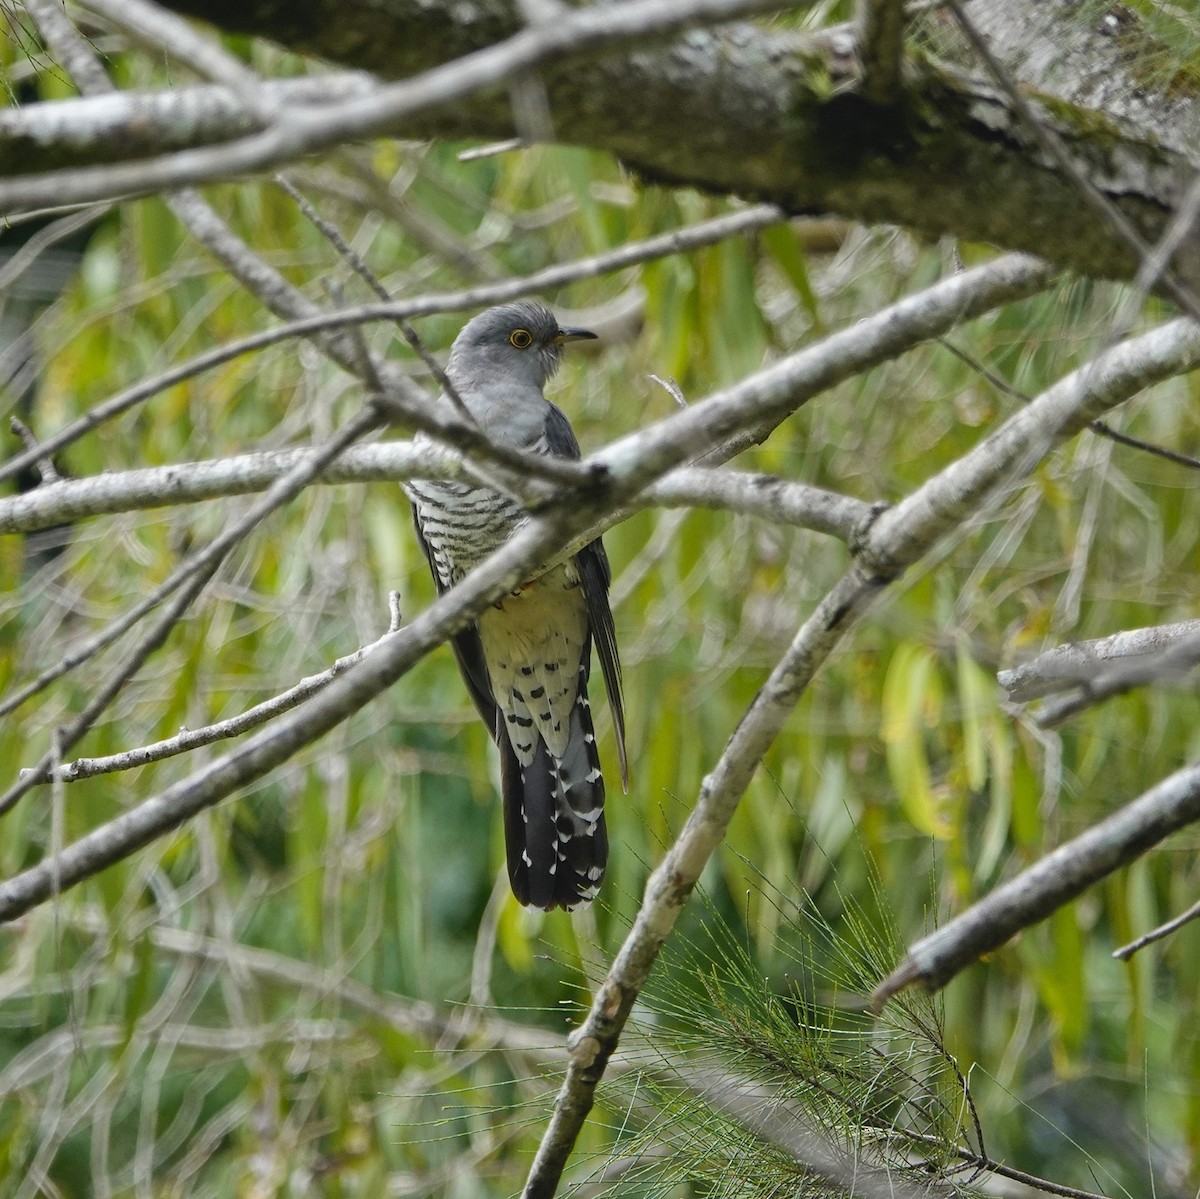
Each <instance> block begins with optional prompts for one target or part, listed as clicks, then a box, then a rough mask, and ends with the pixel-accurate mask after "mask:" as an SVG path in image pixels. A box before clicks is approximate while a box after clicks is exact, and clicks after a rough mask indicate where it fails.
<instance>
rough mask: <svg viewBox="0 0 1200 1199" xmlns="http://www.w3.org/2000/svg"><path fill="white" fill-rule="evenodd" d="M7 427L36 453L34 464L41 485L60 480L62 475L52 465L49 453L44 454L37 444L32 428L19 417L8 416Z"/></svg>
mask: <svg viewBox="0 0 1200 1199" xmlns="http://www.w3.org/2000/svg"><path fill="white" fill-rule="evenodd" d="M8 427H9V428H10V429H12V431H13V433H14V434H15V435H16V436H17V437H19V438H20V439H21V444H22V445H23V446H24V447H25V448H26V449H27V450H29V451H30V452H31V453H36V454H37V457H36V458H35V459H34V464H35V466H36V467H37V472H38V476H39V478H40V479H41V482H42V484H43V485H49V484H51V483H58V482H61V481H62V475H60V474H59V473H58V468H57V467H56V466H55V465H54V462H53V460H52V459H51V458H50V457H49V455H44V452H43V450H42V448H41V446H39V445H38V440H37V438H36V437H34V435H33V430H32V429H30V427H29V426H28V425H27V424H26V423H25V422H24V421H23V420H21V419H20V417H17V416H12V417H9V420H8Z"/></svg>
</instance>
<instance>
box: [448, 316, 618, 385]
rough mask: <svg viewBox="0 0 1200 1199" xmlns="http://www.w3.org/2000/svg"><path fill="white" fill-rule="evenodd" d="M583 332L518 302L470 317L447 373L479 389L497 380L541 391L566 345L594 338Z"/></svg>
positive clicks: (452, 351) (456, 345)
mask: <svg viewBox="0 0 1200 1199" xmlns="http://www.w3.org/2000/svg"><path fill="white" fill-rule="evenodd" d="M595 336H596V334H595V333H591V332H589V331H588V330H587V329H564V328H562V327H561V326H560V325H559V323H558V320H557V318H556V317H555V315H554V313H552V312H551V311H550V310H549V309H548V308H543V307H542V305H541V304H535V303H533V302H532V301H530V300H521V301H519V302H518V303H516V304H503V305H501V306H500V307H499V308H489V309H488V310H487V311H486V312H481V313H480V314H479V315H478V316H476V317H472V319H471V320H469V321H468V322H467V323H466V324H465V325H464V326H463V328H462V331H461V332H460V333H459V335H458V336H457V337H456V338H455V339H454V345H453V346H451V348H450V361H449V362H448V363H447V365H446V373H447V374H448V375H449V376H450V379H451V380H452V381H453V382H454V383H456V384H461V385H463V386H467V387H481V386H486V385H488V384H489V383H495V382H496V381H497V380H504V381H506V382H509V383H515V384H518V385H522V384H523V385H526V386H529V387H536V388H537V389H538V391H541V389H542V387H543V386H544V385H545V382H546V380H547V379H549V378H550V376H551V375H552V374H554V372H555V371H556V370H558V364H559V362H560V361H561V359H562V350H563V346H564V345H565V344H566V343H567V342H568V341H580V340H582V339H587V338H594V337H595Z"/></svg>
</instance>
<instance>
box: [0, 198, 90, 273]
mask: <svg viewBox="0 0 1200 1199" xmlns="http://www.w3.org/2000/svg"><path fill="white" fill-rule="evenodd" d="M112 208H113V206H112V205H111V204H89V205H88V206H87V207H86V208H83V209H80V210H78V211H75V212H68V213H67V214H66V215H65V216H61V217H59V218H58V219H57V220H55V221H52V222H51V223H50V224H49V225H47V226H46V227H45V228H44V229H39V230H38V231H37V232H36V233H34V234H33V235H32V236H31V237H30V238H29V240H28V241H27V242H25V243H24V244H23V245H22V246H21V247H20V249H18V250H17V251H16V252H15V253H14V254H13V255H12V257H11V258H9V259H8V261H7V262H5V263H4V265H3V266H2V267H0V294H7V293H8V292H10V291H11V290H12V288H13V286H14V285H15V284H16V282H17V280H18V279H20V277H21V276H22V275H23V274H24V273H25V272H26V271H27V270H28V269H29V268H30V267H31V266H32V265H33V264H34V263H35V262H36V261H37V260H38V258H39V257H40V256H41V255H42V254H44V253H45V252H46V251H47V250H48V249H50V248H51V247H52V246H56V245H58V243H59V242H60V241H66V240H67V238H69V237H73V236H74V235H75V234H76V233H78V232H79V231H80V230H82V229H86V228H87V227H88V226H89V225H94V224H95V223H96V222H97V221H99V220H101V219H102V218H104V217H105V216H107V215H108V213H110V212H111V211H112ZM5 224H6V226H7V224H8V222H7V221H6V222H5Z"/></svg>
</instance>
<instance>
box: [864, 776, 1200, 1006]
mask: <svg viewBox="0 0 1200 1199" xmlns="http://www.w3.org/2000/svg"><path fill="white" fill-rule="evenodd" d="M1197 820H1200V765H1191V766H1187V767H1185V768H1184V769H1182V770H1179V771H1177V772H1176V773H1175V774H1173V775H1171V776H1170V777H1169V778H1166V779H1164V780H1163V781H1162V782H1161V783H1159V784H1158V785H1157V786H1155V787H1153V788H1151V789H1150V790H1149V791H1147V792H1146V793H1145V794H1143V795H1141V796H1140V797H1139V798H1137V799H1135V800H1133V801H1132V802H1131V803H1129V804H1127V805H1126V806H1125V807H1124V808H1122V809H1121V810H1120V811H1119V812H1116V813H1114V814H1113V815H1112V816H1110V817H1108V818H1107V819H1106V820H1102V821H1101V822H1100V823H1099V824H1096V825H1093V826H1092V827H1091V828H1089V829H1088V830H1087V831H1086V832H1084V833H1081V834H1080V835H1079V836H1078V837H1075V838H1074V839H1073V840H1071V841H1068V842H1066V844H1064V845H1060V846H1059V847H1058V848H1057V849H1056V850H1054V851H1053V852H1052V853H1049V854H1047V855H1046V856H1045V857H1044V858H1042V859H1041V861H1039V862H1038V863H1037V864H1036V865H1034V866H1031V867H1030V868H1029V869H1028V870H1024V871H1022V872H1021V873H1020V874H1019V875H1017V877H1016V878H1014V879H1011V880H1010V881H1009V882H1007V883H1005V884H1004V885H1003V886H1000V887H998V888H996V890H994V891H992V892H991V893H990V894H989V895H987V896H985V897H984V898H983V899H981V900H980V901H979V902H978V903H975V904H972V905H971V907H969V908H968V909H967V910H966V911H965V912H962V913H961V914H960V915H958V916H955V917H954V919H953V920H951V921H949V923H947V924H945V925H943V927H942V928H940V929H938V930H937V932H935V933H933V934H931V935H930V936H928V937H924V938H923V939H922V940H920V941H918V942H916V943H915V944H914V945H912V946H910V947H909V950H908V953H907V954H906V955H905V958H904V961H903V962H901V964H900V965H899V966H898V967H897V969H896V970H894V971H893V972H892V973H891V974H890V975H888V977H887V978H886V979H884V981H883V982H881V983H880V984H879V986H878V987H876V988H875V990H874V992H873V993H872V996H871V1001H872V1005H873V1006H874V1007H876V1008H880V1007H882V1006H883V1005H884V1004H885V1003H887V1001H888V1000H889V999H890V998H892V996H894V995H896V994H897V993H898V992H899V991H902V990H903V989H904V988H905V987H909V986H911V985H912V984H913V983H916V982H920V983H922V984H923V985H924V986H926V987H928V988H929V989H931V990H933V989H936V988H939V987H943V986H945V984H946V983H947V982H949V981H950V979H952V978H953V977H954V976H955V975H956V974H957V973H958V972H959V971H960V970H962V969H964V968H965V967H966V966H969V965H970V964H971V963H972V962H974V961H976V960H977V959H978V958H979V957H980V956H981V955H982V954H985V953H988V952H990V951H991V950H993V949H996V948H998V947H999V946H1001V945H1003V944H1004V942H1005V941H1007V940H1008V939H1009V938H1010V937H1012V936H1013V935H1014V934H1016V933H1017V932H1019V931H1020V930H1021V929H1023V928H1028V927H1029V926H1030V925H1032V924H1036V923H1038V922H1039V921H1041V920H1044V919H1045V918H1046V917H1047V916H1049V915H1050V914H1051V913H1052V912H1054V911H1056V910H1057V909H1058V908H1060V907H1062V905H1063V904H1065V903H1069V902H1070V901H1071V900H1072V899H1074V898H1075V897H1076V896H1077V895H1079V894H1081V893H1082V892H1083V891H1084V890H1086V889H1087V888H1088V887H1089V886H1091V885H1092V884H1093V883H1095V882H1099V880H1100V879H1102V878H1105V877H1107V876H1108V875H1109V874H1111V873H1112V872H1113V871H1114V870H1117V869H1119V868H1120V867H1121V866H1124V865H1127V864H1128V863H1130V862H1132V861H1134V860H1135V859H1137V858H1139V857H1140V856H1141V855H1142V854H1144V853H1145V852H1146V851H1147V850H1148V849H1151V848H1153V847H1154V846H1155V845H1157V844H1158V843H1159V842H1160V841H1162V840H1163V839H1164V838H1166V837H1168V836H1170V834H1171V833H1173V832H1176V831H1177V830H1178V829H1181V828H1184V827H1186V826H1187V825H1189V824H1192V823H1194V822H1195V821H1197Z"/></svg>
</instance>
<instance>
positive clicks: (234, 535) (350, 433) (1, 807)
mask: <svg viewBox="0 0 1200 1199" xmlns="http://www.w3.org/2000/svg"><path fill="white" fill-rule="evenodd" d="M379 420H380V418H379V413H378V410H377V409H376V408H375V406H374V405H370V406H368V407H366V408H364V409H363V410H362V411H361V412H359V413H358V414H357V415H356V416H354V417H352V418H351V419H350V420H349V421H347V423H346V424H345V426H344V427H343V428H342V429H341V430H340V431H339V432H338V433H337V434H336V435H335V436H334V437H332V438H331V439H330V440H329V441H328V442H327V443H326V444H325V445H324V446H322V447H321V449H320V450H318V451H317V452H316V453H314V454H312V455H311V456H309V457H306V458H305V459H303V460H302V461H301V462H299V463H297V465H296V466H294V467H293V468H292V469H291V470H289V471H288V472H287V473H286V474H285V475H283V476H282V477H281V478H279V479H277V480H276V481H275V483H273V484H272V485H271V487H270V488H269V489H268V490H267V492H266V494H265V495H263V497H262V498H261V499H260V500H259V501H258V502H257V503H255V504H253V505H251V507H250V508H249V510H248V511H247V512H246V513H245V514H244V515H243V516H242V517H240V518H239V519H238V520H236V521H234V522H233V524H231V525H230V526H229V528H227V529H226V530H225V531H224V532H223V533H222V534H221V535H220V536H219V537H217V538H216V539H215V540H214V541H212V542H210V543H209V544H208V545H207V546H206V547H205V548H204V549H203V550H200V551H199V552H197V553H195V554H193V555H192V556H191V557H190V558H189V559H188V560H187V561H186V562H184V563H182V564H181V565H180V566H178V567H176V569H175V570H174V571H172V572H171V575H170V577H169V578H168V579H167V580H166V581H165V582H164V583H162V584H160V585H159V586H158V587H157V588H156V589H155V590H154V592H152V593H151V594H150V595H149V596H148V597H147V598H146V599H145V600H143V601H142V602H141V603H139V604H137V605H135V606H134V607H133V608H132V609H130V611H129V612H127V613H125V615H124V616H123V617H121V618H120V619H119V620H117V621H114V622H113V623H112V624H111V625H110V626H109V627H108V628H107V629H106V630H105V631H104V632H103V633H102V634H100V635H99V636H97V637H95V638H93V639H91V641H89V642H88V643H87V645H85V646H83V647H81V648H80V649H79V650H76V651H74V652H73V653H71V654H68V655H66V656H65V657H64V659H63V660H62V661H61V662H59V663H58V664H57V665H56V666H54V667H52V668H51V669H49V670H47V671H44V672H43V673H42V674H41V675H39V676H38V678H37V679H35V680H34V682H33V683H31V684H29V686H27V687H24V688H22V689H21V690H20V691H18V692H16V693H15V694H14V695H11V696H9V697H8V698H7V699H6V700H5V702H4V703H3V704H0V714H4V713H7V712H11V711H12V710H13V708H15V707H17V706H18V705H19V704H21V703H23V702H24V701H25V700H26V699H28V698H29V697H30V695H33V694H34V693H35V692H36V691H38V690H41V689H42V688H43V687H45V686H46V685H47V684H48V683H49V682H52V681H53V680H54V679H56V678H60V677H61V676H62V675H63V674H65V673H66V672H67V671H68V670H72V669H74V668H75V667H76V666H78V665H79V664H80V663H81V662H84V661H86V660H87V659H88V658H90V657H92V656H93V655H94V654H96V653H98V652H99V651H100V650H101V649H103V648H104V647H106V646H108V645H111V644H112V642H113V641H115V640H117V638H119V637H120V636H122V635H123V634H124V633H125V632H126V631H128V630H129V629H130V628H132V627H133V625H134V624H136V623H137V621H139V620H140V619H141V618H142V617H143V616H144V615H146V613H147V612H150V611H151V610H152V609H154V608H156V607H157V606H158V605H159V604H161V603H162V602H163V601H164V600H167V599H169V598H170V597H171V596H172V595H173V594H175V593H176V592H178V593H179V597H178V598H176V599H175V600H172V602H171V603H170V605H169V607H168V609H167V614H166V615H164V617H163V618H162V619H160V620H159V621H157V622H156V623H155V625H154V626H153V629H152V630H151V633H150V634H148V635H147V637H146V638H145V639H144V640H143V641H142V642H141V643H140V644H139V646H138V647H137V649H136V650H135V651H134V655H133V657H134V658H136V659H137V666H138V667H140V665H141V662H143V661H144V660H145V658H147V657H148V656H149V655H150V653H152V652H153V650H154V649H156V648H157V647H158V646H159V645H161V644H162V641H163V640H164V639H165V638H166V636H167V634H168V633H169V632H170V629H171V628H172V627H173V626H174V624H175V622H176V620H178V618H179V616H180V615H181V614H182V613H183V612H184V611H185V610H186V609H187V606H188V604H189V603H190V602H191V600H192V599H194V598H195V597H196V596H197V595H198V594H199V593H200V591H201V590H202V589H203V587H204V585H205V583H207V581H208V579H209V578H211V576H212V574H213V573H214V572H215V571H216V569H217V568H218V567H219V565H220V564H221V562H222V561H223V560H224V559H225V556H226V555H227V554H228V553H229V551H230V550H231V549H233V547H234V546H235V545H237V544H238V543H239V542H240V541H242V540H243V539H244V538H245V537H246V536H247V535H248V534H249V533H250V532H252V531H253V530H254V529H255V528H256V527H257V526H258V525H259V524H261V523H262V521H263V520H265V519H266V518H267V517H268V516H269V515H270V514H271V513H272V512H274V511H275V510H276V509H278V508H280V507H282V506H283V505H284V504H286V503H289V502H290V501H291V500H293V499H294V498H295V497H296V496H297V495H299V494H300V492H301V491H303V490H304V488H305V487H306V486H308V484H309V483H310V482H311V481H312V480H313V479H314V478H316V476H317V475H318V474H320V472H321V470H322V469H323V468H324V466H325V465H327V464H328V463H329V462H332V461H333V460H334V459H335V458H337V457H338V455H339V454H341V452H342V451H343V450H344V449H345V448H346V447H347V446H349V445H351V444H352V443H353V442H355V441H357V440H358V438H359V437H361V436H363V435H364V434H365V433H367V432H369V431H370V430H371V429H374V428H376V427H377V426H378V424H379ZM132 673H133V671H130V670H126V669H124V668H123V669H122V670H119V671H117V672H116V674H114V675H113V677H112V679H111V680H110V681H109V683H108V684H106V685H105V686H104V688H103V689H102V690H101V692H100V694H99V695H97V697H96V698H95V699H94V700H93V701H92V703H90V704H89V705H88V706H87V708H86V709H85V710H84V712H83V713H82V714H81V715H80V716H79V717H78V718H77V719H76V720H75V721H73V722H72V724H71V725H70V726H69V728H68V730H67V733H66V734H65V735H64V737H63V749H64V750H66V749H69V748H70V747H71V746H72V745H74V744H75V743H76V741H78V739H79V737H81V736H82V735H83V733H84V732H85V731H86V730H87V729H88V728H89V727H90V726H91V724H92V723H93V722H94V720H95V719H96V717H97V716H98V715H99V714H100V713H101V712H102V711H103V710H104V708H106V707H107V706H108V704H109V702H111V700H112V698H113V697H114V696H115V695H116V694H117V691H118V690H119V689H120V686H123V685H124V683H125V682H126V681H127V680H128V679H129V678H130V677H132ZM118 680H119V682H118ZM101 699H103V702H102V703H101V702H100V701H101ZM47 769H48V764H47V760H46V759H45V758H43V759H42V761H40V762H39V763H38V765H37V766H35V767H33V768H31V769H30V770H28V771H26V772H24V773H23V774H22V776H21V777H20V779H18V781H17V782H15V783H13V784H12V785H11V786H10V787H9V788H8V790H7V791H6V792H4V794H3V795H0V815H3V814H4V813H5V812H7V811H8V810H9V809H10V808H11V807H12V806H13V805H14V804H15V803H16V802H17V801H18V800H19V799H20V798H21V796H22V795H24V794H25V793H26V792H27V791H28V790H29V788H30V787H32V786H33V785H34V784H35V783H38V782H41V781H43V780H44V779H45V778H46V770H47Z"/></svg>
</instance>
